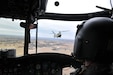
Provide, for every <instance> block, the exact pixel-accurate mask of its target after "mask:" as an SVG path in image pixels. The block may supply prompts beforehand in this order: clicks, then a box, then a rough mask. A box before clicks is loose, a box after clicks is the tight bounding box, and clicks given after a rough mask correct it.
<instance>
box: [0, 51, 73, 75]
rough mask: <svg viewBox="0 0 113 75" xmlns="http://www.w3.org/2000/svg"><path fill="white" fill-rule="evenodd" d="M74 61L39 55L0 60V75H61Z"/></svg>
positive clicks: (57, 56)
mask: <svg viewBox="0 0 113 75" xmlns="http://www.w3.org/2000/svg"><path fill="white" fill-rule="evenodd" d="M73 63H74V59H73V58H72V57H71V56H69V55H65V54H58V53H39V54H32V55H27V56H22V57H18V58H1V59H0V75H62V68H64V67H69V66H71V65H72V64H73Z"/></svg>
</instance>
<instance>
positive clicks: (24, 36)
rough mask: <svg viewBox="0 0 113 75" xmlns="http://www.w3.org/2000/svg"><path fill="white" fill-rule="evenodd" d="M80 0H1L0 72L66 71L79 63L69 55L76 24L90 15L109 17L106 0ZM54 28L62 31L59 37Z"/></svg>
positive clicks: (37, 74)
mask: <svg viewBox="0 0 113 75" xmlns="http://www.w3.org/2000/svg"><path fill="white" fill-rule="evenodd" d="M84 2H86V3H89V2H90V3H92V2H91V1H90V0H86V1H84ZM84 2H82V0H79V1H78V0H77V1H76V0H72V1H70V0H67V1H66V0H1V1H0V75H70V74H71V72H72V71H75V70H76V68H78V67H80V66H81V63H80V62H78V61H76V59H75V58H74V56H73V46H74V40H75V33H76V26H77V25H78V24H80V23H82V22H84V21H86V20H88V19H90V18H93V17H109V18H110V17H112V9H111V6H112V4H111V6H110V1H108V0H104V1H103V0H97V2H96V1H95V3H94V4H93V3H92V4H91V5H88V4H87V5H86V4H85V3H84ZM78 3H79V5H78ZM82 3H84V4H82ZM111 3H112V2H111ZM95 4H96V5H97V6H96V5H95ZM74 5H77V6H74ZM83 5H85V6H83ZM90 6H91V7H90ZM79 7H80V8H79ZM89 7H90V9H89ZM86 8H87V9H86ZM64 9H65V10H64ZM78 9H80V10H78ZM86 10H87V11H86ZM81 12H82V13H81ZM55 32H56V33H57V32H62V35H59V36H60V38H58V37H59V36H56V37H57V38H55V34H54V35H53V33H55ZM70 70H71V71H70ZM68 71H69V72H68Z"/></svg>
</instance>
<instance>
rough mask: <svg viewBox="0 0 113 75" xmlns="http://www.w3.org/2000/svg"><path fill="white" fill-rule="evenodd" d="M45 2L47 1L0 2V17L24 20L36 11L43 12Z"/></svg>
mask: <svg viewBox="0 0 113 75" xmlns="http://www.w3.org/2000/svg"><path fill="white" fill-rule="evenodd" d="M46 2H47V0H0V17H3V18H13V19H21V20H25V19H26V18H28V17H27V16H28V15H34V14H35V12H37V10H38V11H41V10H45V6H46ZM42 4H43V5H42ZM44 4H45V5H44ZM39 5H40V6H39Z"/></svg>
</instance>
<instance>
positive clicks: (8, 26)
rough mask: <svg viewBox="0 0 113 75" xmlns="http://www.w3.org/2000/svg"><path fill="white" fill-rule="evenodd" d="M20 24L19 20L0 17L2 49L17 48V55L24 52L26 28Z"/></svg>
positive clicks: (21, 54)
mask: <svg viewBox="0 0 113 75" xmlns="http://www.w3.org/2000/svg"><path fill="white" fill-rule="evenodd" d="M19 24H20V21H19V20H14V21H12V19H6V18H1V19H0V51H8V50H15V55H16V56H17V57H18V56H23V53H24V52H23V49H24V29H23V28H21V27H20V25H19Z"/></svg>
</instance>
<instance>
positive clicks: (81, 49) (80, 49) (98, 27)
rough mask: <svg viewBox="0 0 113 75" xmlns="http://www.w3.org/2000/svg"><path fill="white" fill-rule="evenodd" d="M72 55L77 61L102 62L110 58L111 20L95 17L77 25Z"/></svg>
mask: <svg viewBox="0 0 113 75" xmlns="http://www.w3.org/2000/svg"><path fill="white" fill-rule="evenodd" d="M73 54H74V56H75V58H77V59H87V60H97V61H103V60H109V59H110V58H112V57H113V20H112V19H110V18H107V17H95V18H91V19H89V20H87V21H85V22H84V23H82V24H81V25H79V26H78V30H77V33H76V36H75V44H74V53H73ZM111 60H113V58H112V59H110V61H111Z"/></svg>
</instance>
